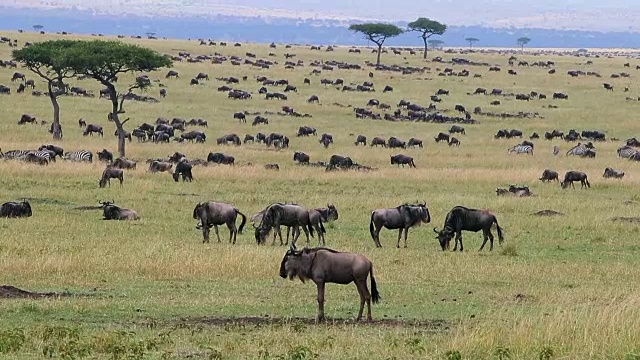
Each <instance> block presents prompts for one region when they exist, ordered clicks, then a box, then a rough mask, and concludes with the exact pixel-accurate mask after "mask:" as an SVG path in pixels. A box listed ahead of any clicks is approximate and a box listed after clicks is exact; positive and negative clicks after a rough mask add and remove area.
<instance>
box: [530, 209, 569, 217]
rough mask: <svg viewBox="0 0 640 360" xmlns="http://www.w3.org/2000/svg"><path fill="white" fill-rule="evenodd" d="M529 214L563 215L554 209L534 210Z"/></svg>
mask: <svg viewBox="0 0 640 360" xmlns="http://www.w3.org/2000/svg"><path fill="white" fill-rule="evenodd" d="M531 215H534V216H563V215H564V214H563V213H561V212H559V211H555V210H540V211H538V212H535V213H533V214H531Z"/></svg>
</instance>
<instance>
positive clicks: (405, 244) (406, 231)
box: [404, 228, 409, 249]
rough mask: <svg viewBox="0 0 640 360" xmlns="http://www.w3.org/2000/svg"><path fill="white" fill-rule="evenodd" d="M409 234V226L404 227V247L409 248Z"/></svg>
mask: <svg viewBox="0 0 640 360" xmlns="http://www.w3.org/2000/svg"><path fill="white" fill-rule="evenodd" d="M407 235H409V228H406V229H404V247H405V249H406V248H407Z"/></svg>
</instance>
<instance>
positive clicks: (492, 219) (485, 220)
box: [433, 206, 504, 251]
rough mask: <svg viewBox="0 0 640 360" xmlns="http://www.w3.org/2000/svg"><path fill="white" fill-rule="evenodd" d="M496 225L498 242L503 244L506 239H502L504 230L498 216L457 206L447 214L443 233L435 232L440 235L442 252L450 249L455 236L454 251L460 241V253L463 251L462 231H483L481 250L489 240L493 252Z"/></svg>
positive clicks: (485, 211)
mask: <svg viewBox="0 0 640 360" xmlns="http://www.w3.org/2000/svg"><path fill="white" fill-rule="evenodd" d="M494 223H495V224H496V228H497V230H498V240H499V241H500V244H502V242H503V241H504V238H503V237H502V228H501V227H500V225H498V219H497V218H496V216H495V215H493V214H492V213H490V212H489V211H487V210H477V209H469V208H466V207H464V206H456V207H454V208H453V209H451V211H449V213H448V214H447V217H446V219H445V221H444V228H443V229H442V230H441V231H438V230H436V228H433V231H434V232H435V233H436V234H438V236H437V237H436V239H438V241H439V242H440V247H442V251H445V250H446V249H448V248H449V243H450V242H451V238H453V235H454V234H455V235H456V243H455V246H454V247H453V251H456V250H457V249H458V241H460V251H463V245H462V230H467V231H473V232H478V231H480V230H482V235H483V236H484V241H483V242H482V246H480V250H482V249H483V248H484V245H485V244H486V243H487V239H488V240H489V241H490V243H489V251H492V250H493V234H492V233H491V226H492V225H493V224H494Z"/></svg>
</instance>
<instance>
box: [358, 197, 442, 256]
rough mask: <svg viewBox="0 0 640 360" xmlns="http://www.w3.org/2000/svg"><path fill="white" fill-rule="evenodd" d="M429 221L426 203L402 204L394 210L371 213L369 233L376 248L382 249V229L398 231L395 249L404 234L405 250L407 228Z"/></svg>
mask: <svg viewBox="0 0 640 360" xmlns="http://www.w3.org/2000/svg"><path fill="white" fill-rule="evenodd" d="M430 221H431V215H430V214H429V208H428V207H427V203H426V202H423V203H422V204H415V205H410V204H403V205H400V206H398V207H395V208H388V209H377V210H374V211H372V212H371V220H370V222H369V232H370V233H371V238H372V239H373V241H374V243H375V244H376V247H382V244H380V230H382V228H383V227H385V228H387V229H390V230H393V229H399V232H398V243H397V244H396V247H397V248H400V238H401V237H402V233H403V232H404V247H405V248H406V247H407V234H408V232H409V228H412V227H414V226H416V225H419V224H420V223H421V222H423V223H425V224H427V223H429V222H430Z"/></svg>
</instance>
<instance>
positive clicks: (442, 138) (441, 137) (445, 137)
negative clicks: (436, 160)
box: [434, 132, 449, 142]
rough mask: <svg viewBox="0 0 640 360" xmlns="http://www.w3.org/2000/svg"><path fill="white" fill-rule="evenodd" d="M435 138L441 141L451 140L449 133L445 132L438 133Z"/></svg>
mask: <svg viewBox="0 0 640 360" xmlns="http://www.w3.org/2000/svg"><path fill="white" fill-rule="evenodd" d="M434 139H435V140H436V142H440V141H444V142H449V134H445V133H443V132H441V133H438V136H436V137H434Z"/></svg>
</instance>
